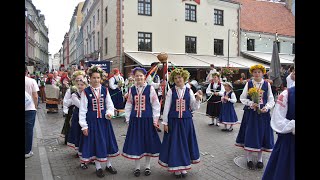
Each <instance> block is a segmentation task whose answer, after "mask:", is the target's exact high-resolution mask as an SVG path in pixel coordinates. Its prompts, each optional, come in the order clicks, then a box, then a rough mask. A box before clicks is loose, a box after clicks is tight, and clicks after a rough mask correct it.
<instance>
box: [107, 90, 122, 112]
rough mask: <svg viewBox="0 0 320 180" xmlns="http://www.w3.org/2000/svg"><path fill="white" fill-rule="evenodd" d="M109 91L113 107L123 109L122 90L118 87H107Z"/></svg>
mask: <svg viewBox="0 0 320 180" xmlns="http://www.w3.org/2000/svg"><path fill="white" fill-rule="evenodd" d="M109 93H110V96H111V99H112V102H113V105H114V108H116V109H124V105H125V104H124V99H123V96H122V92H121V90H120V89H118V88H117V89H111V88H109Z"/></svg>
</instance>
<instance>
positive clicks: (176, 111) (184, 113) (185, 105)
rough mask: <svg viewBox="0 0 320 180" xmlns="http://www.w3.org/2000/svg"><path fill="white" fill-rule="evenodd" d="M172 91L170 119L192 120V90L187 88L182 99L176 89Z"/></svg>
mask: <svg viewBox="0 0 320 180" xmlns="http://www.w3.org/2000/svg"><path fill="white" fill-rule="evenodd" d="M171 90H172V101H171V107H170V111H169V114H168V117H169V118H190V117H192V113H191V111H190V92H189V91H190V89H189V88H186V90H185V92H184V95H183V97H182V98H181V99H179V97H178V93H177V91H176V88H175V87H173V88H171Z"/></svg>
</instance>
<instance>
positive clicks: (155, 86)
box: [146, 75, 160, 89]
mask: <svg viewBox="0 0 320 180" xmlns="http://www.w3.org/2000/svg"><path fill="white" fill-rule="evenodd" d="M146 81H147V83H148V84H149V85H151V86H153V88H154V89H159V86H160V83H155V82H153V80H152V76H151V75H149V76H148V77H147V79H146Z"/></svg>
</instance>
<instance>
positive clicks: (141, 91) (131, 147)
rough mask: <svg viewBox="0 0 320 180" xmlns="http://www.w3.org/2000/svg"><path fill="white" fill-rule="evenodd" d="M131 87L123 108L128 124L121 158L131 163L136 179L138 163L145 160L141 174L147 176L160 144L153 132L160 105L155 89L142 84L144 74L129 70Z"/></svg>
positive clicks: (155, 127)
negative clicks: (132, 75)
mask: <svg viewBox="0 0 320 180" xmlns="http://www.w3.org/2000/svg"><path fill="white" fill-rule="evenodd" d="M133 74H134V77H135V82H136V83H135V85H134V86H133V87H131V88H130V90H129V95H128V99H127V103H126V106H125V115H126V116H125V117H126V122H127V123H128V124H129V126H128V130H127V136H126V140H125V142H124V145H123V153H122V156H124V157H126V158H128V159H133V160H135V170H134V172H133V173H134V175H135V176H136V177H138V176H139V175H140V159H141V158H142V157H144V156H145V157H146V169H145V171H144V174H145V175H146V176H149V175H150V174H151V170H150V159H151V157H158V156H159V152H160V147H161V141H160V138H159V135H158V133H157V131H156V129H157V128H158V119H159V116H160V103H159V100H158V96H157V93H156V91H155V89H154V88H153V87H152V86H151V85H148V84H147V83H146V82H145V78H146V77H145V75H146V74H147V71H146V70H145V69H143V68H139V67H136V68H134V69H133Z"/></svg>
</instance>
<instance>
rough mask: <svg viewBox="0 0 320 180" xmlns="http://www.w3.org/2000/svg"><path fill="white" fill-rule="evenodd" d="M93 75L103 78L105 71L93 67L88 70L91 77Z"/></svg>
mask: <svg viewBox="0 0 320 180" xmlns="http://www.w3.org/2000/svg"><path fill="white" fill-rule="evenodd" d="M93 73H99V74H100V77H101V78H102V77H103V76H102V75H103V74H104V73H105V71H104V70H103V69H102V68H101V67H99V66H95V65H93V66H91V67H90V68H89V69H88V74H89V76H90V77H91V76H92V74H93Z"/></svg>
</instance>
